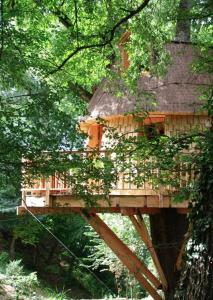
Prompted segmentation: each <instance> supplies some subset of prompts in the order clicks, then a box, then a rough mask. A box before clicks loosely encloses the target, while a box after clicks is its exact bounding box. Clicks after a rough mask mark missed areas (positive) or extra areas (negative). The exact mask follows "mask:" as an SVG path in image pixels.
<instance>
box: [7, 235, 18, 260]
mask: <svg viewBox="0 0 213 300" xmlns="http://www.w3.org/2000/svg"><path fill="white" fill-rule="evenodd" d="M15 244H16V237H15V236H14V235H13V236H12V240H11V242H10V249H9V252H10V259H11V260H14V259H15Z"/></svg>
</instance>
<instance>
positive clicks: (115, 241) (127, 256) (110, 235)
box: [81, 210, 162, 300]
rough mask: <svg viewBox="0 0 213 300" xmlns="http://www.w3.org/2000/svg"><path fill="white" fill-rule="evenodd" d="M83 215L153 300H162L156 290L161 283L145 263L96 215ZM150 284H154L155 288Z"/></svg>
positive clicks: (82, 212)
mask: <svg viewBox="0 0 213 300" xmlns="http://www.w3.org/2000/svg"><path fill="white" fill-rule="evenodd" d="M81 215H82V217H83V218H84V219H85V220H86V221H87V222H88V223H89V224H90V225H91V226H92V227H93V229H94V230H95V231H96V232H97V233H98V234H99V236H100V237H101V238H102V239H103V240H104V241H105V242H106V244H107V245H108V246H109V247H110V248H111V250H112V251H113V252H114V253H115V254H116V255H117V257H118V258H119V259H120V260H121V262H122V263H123V264H124V265H125V266H126V267H127V268H128V270H129V271H130V272H131V273H133V275H134V276H135V278H136V279H137V280H138V281H139V283H140V284H141V285H142V286H143V287H144V288H145V289H146V290H147V291H148V293H149V294H150V295H151V296H152V297H153V299H154V300H162V298H161V296H160V295H159V294H158V293H157V291H156V288H159V287H161V283H160V282H159V280H158V279H157V278H156V277H155V276H154V275H153V274H152V273H151V272H150V271H149V270H148V269H147V267H146V266H145V265H144V263H143V262H141V261H140V260H139V259H138V258H137V256H136V255H135V254H134V253H133V252H132V251H131V250H130V249H129V248H128V247H127V246H126V245H125V244H124V243H123V242H122V241H121V240H120V239H119V238H118V237H117V236H116V234H115V233H114V232H113V231H112V230H111V229H110V228H109V227H108V226H107V225H106V224H105V223H104V222H103V221H102V220H101V219H100V218H99V217H98V216H97V215H96V214H95V213H89V212H88V211H85V210H82V211H81ZM141 273H142V274H141ZM148 280H149V281H148ZM150 283H152V284H153V286H154V287H155V288H154V287H153V286H152V285H151V284H150Z"/></svg>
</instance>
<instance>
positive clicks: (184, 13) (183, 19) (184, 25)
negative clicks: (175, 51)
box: [175, 0, 191, 42]
mask: <svg viewBox="0 0 213 300" xmlns="http://www.w3.org/2000/svg"><path fill="white" fill-rule="evenodd" d="M190 2H191V1H190V0H181V1H180V4H179V11H178V16H177V23H176V36H175V40H176V41H177V42H190V31H191V30H190V27H191V21H190V18H189V11H190Z"/></svg>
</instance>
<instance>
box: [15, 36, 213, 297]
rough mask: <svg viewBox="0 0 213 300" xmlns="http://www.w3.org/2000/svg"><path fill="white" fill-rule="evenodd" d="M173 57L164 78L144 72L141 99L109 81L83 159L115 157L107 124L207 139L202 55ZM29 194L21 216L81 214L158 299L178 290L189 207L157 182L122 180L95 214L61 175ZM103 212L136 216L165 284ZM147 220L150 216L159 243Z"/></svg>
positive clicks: (171, 47)
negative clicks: (198, 64)
mask: <svg viewBox="0 0 213 300" xmlns="http://www.w3.org/2000/svg"><path fill="white" fill-rule="evenodd" d="M128 37H129V34H128V33H127V34H126V35H124V37H123V38H122V40H121V44H120V47H121V52H122V51H123V65H124V67H128V56H127V54H126V52H125V51H124V50H123V48H122V43H125V41H126V40H127V39H128ZM166 50H167V51H168V53H169V54H170V56H171V63H170V64H169V66H168V69H167V72H166V74H165V76H164V78H163V79H159V78H156V77H154V76H152V75H151V74H149V73H148V72H142V74H141V77H140V80H139V82H138V91H139V93H138V95H139V96H137V97H136V96H133V95H131V94H130V93H129V92H128V91H127V90H126V89H124V93H122V96H120V97H118V96H117V94H116V91H117V89H118V88H119V87H120V88H122V87H121V84H120V83H119V84H117V83H111V82H110V81H108V80H107V79H104V80H103V81H102V83H101V84H100V86H99V87H98V88H97V90H96V91H95V93H94V95H93V97H92V99H91V101H90V103H89V106H88V111H89V116H88V117H87V118H86V119H85V120H84V121H82V122H81V129H82V130H83V131H84V132H86V133H87V134H88V135H89V136H90V138H89V139H88V145H87V149H85V152H84V153H82V155H90V153H91V151H93V149H95V150H96V151H97V149H98V153H99V155H109V154H107V153H106V151H105V145H106V144H107V142H108V139H109V137H108V135H107V130H104V126H103V124H102V123H100V121H97V120H98V119H100V118H101V119H103V120H104V123H105V124H106V125H107V126H108V127H110V128H115V129H116V130H117V131H118V132H119V133H122V134H124V135H125V134H127V135H131V134H132V135H137V134H140V132H139V131H138V127H139V126H140V125H141V122H142V125H143V126H144V128H145V131H146V132H147V135H148V136H149V135H150V138H152V132H153V128H154V130H155V132H157V134H158V135H166V136H176V135H177V134H180V133H190V132H193V131H194V130H196V131H199V132H203V131H204V130H205V129H206V128H208V127H209V126H210V120H209V118H208V116H207V114H206V113H205V112H204V111H203V110H201V107H202V105H203V103H202V101H201V99H200V96H201V93H202V89H203V88H206V87H208V86H210V85H211V84H212V79H211V78H209V77H208V76H207V75H204V74H196V73H194V72H193V71H192V68H191V64H192V62H193V61H194V59H195V58H196V57H197V55H198V52H197V51H198V50H196V49H195V48H194V47H193V46H192V45H191V44H190V43H181V42H180V43H178V42H171V43H169V44H167V45H166ZM136 108H137V115H139V116H140V115H141V113H143V112H146V116H145V117H144V116H143V118H142V121H138V119H137V118H135V115H136ZM140 112H141V113H140ZM139 123H140V124H139ZM95 150H94V151H95ZM110 155H112V154H110ZM130 159H131V158H130ZM178 176H179V178H180V181H181V183H180V185H183V186H184V184H185V183H186V182H187V180H188V177H189V176H191V175H190V174H189V173H187V172H180V173H179V174H178ZM22 193H23V199H24V200H23V202H22V205H21V206H20V207H18V214H23V213H26V206H27V210H29V211H31V212H32V213H34V214H47V213H69V212H77V213H80V214H81V215H82V216H83V217H84V218H85V219H86V220H87V221H88V223H89V224H90V225H91V226H92V227H93V228H94V229H95V230H96V231H97V232H98V234H99V235H100V236H101V237H102V238H103V239H104V240H105V242H106V243H107V244H108V246H109V247H110V248H111V249H112V250H113V251H114V252H115V254H116V255H117V256H118V257H119V258H120V260H121V261H122V262H123V264H124V265H125V266H126V267H127V268H128V269H129V271H130V272H131V273H133V274H134V276H135V277H136V279H137V280H138V281H139V282H140V283H141V285H142V286H143V287H144V288H145V289H146V290H147V291H148V292H149V294H150V295H151V296H152V297H153V299H163V298H162V295H161V293H159V291H158V289H163V290H164V292H165V297H166V299H167V296H168V295H169V293H170V292H171V291H172V290H173V289H174V286H175V284H176V281H177V278H178V272H179V269H180V262H181V257H182V252H183V248H184V243H185V242H184V235H185V234H186V232H187V228H188V224H187V219H186V214H187V212H188V211H189V208H188V201H187V200H188V199H185V201H183V202H181V203H174V202H173V201H172V197H171V193H168V190H166V189H164V188H159V189H158V190H156V188H155V189H153V188H152V184H150V182H149V183H145V184H144V185H143V186H141V187H139V188H138V187H137V186H136V185H134V184H133V183H129V182H127V180H126V179H125V178H124V174H122V173H121V174H119V176H118V180H117V183H116V185H115V186H114V188H113V189H112V190H111V191H110V195H109V201H105V200H104V199H102V198H101V195H100V197H99V199H98V201H97V204H96V205H94V206H93V207H90V208H86V207H85V203H84V201H82V200H77V199H76V198H75V194H74V193H73V191H72V188H71V187H70V186H67V185H66V183H65V182H63V181H61V180H60V179H58V178H57V176H55V174H54V175H52V177H51V178H48V179H39V180H37V181H36V183H35V185H34V186H33V187H30V186H29V187H24V188H23V189H22ZM99 212H108V213H121V214H122V215H127V216H129V218H130V219H131V221H132V223H133V225H134V226H135V228H136V230H137V231H138V233H139V235H140V236H141V238H142V240H143V241H144V243H145V245H146V246H147V248H148V249H149V250H150V255H151V257H152V259H153V262H154V265H155V267H156V270H157V274H158V275H157V276H156V275H154V274H153V273H152V272H151V271H149V270H148V268H147V267H146V266H145V265H144V263H143V262H142V261H141V260H139V259H138V258H137V257H136V256H135V254H134V253H133V252H132V251H131V250H130V249H129V248H128V247H127V246H126V245H125V244H124V243H123V242H122V241H121V240H119V238H118V237H117V236H116V235H115V234H114V233H113V232H112V230H111V229H110V228H108V227H107V225H106V224H105V223H104V222H103V221H102V220H101V218H100V217H99V216H98V215H97V213H99ZM143 214H148V215H149V216H150V231H151V232H150V233H151V237H150V234H149V232H148V229H147V228H146V225H145V223H144V220H143ZM159 245H164V247H160V246H159ZM158 246H159V247H158ZM168 297H169V296H168Z"/></svg>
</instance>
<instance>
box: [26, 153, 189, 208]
mask: <svg viewBox="0 0 213 300" xmlns="http://www.w3.org/2000/svg"><path fill="white" fill-rule="evenodd" d="M69 154H70V155H72V154H79V155H80V156H81V157H82V158H87V157H88V156H91V155H93V157H94V151H81V152H79V151H72V152H70V153H69ZM95 155H97V156H101V157H106V156H107V157H108V158H111V159H112V160H115V159H116V156H115V154H114V153H112V152H111V153H110V152H109V151H97V152H95ZM124 163H127V164H131V158H129V159H128V162H127V161H125V162H124ZM121 169H122V168H121ZM178 174H179V177H180V186H184V185H185V184H186V182H187V181H188V180H189V178H190V177H191V176H192V174H189V172H184V171H180V172H179V173H178ZM70 176H72V173H71V171H70V173H69V174H67V177H70ZM129 179H131V172H130V173H129V174H127V172H126V173H124V172H120V173H118V178H117V182H116V183H115V184H114V185H113V188H112V189H111V191H110V196H129V197H139V196H168V191H174V188H171V187H169V186H167V187H162V188H160V187H159V188H156V187H155V188H153V185H152V183H151V182H145V183H144V184H143V185H142V186H140V187H139V188H138V187H137V186H136V185H135V184H134V183H132V182H131V180H129ZM22 193H23V198H24V199H25V200H26V199H27V202H28V204H29V206H49V205H50V200H49V199H50V196H57V197H59V196H66V195H67V196H73V195H74V194H75V193H74V189H73V187H72V186H70V183H69V181H67V180H66V176H60V174H54V175H52V176H50V177H48V178H44V177H43V178H39V179H36V180H35V181H34V183H33V184H32V185H31V186H24V187H22Z"/></svg>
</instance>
